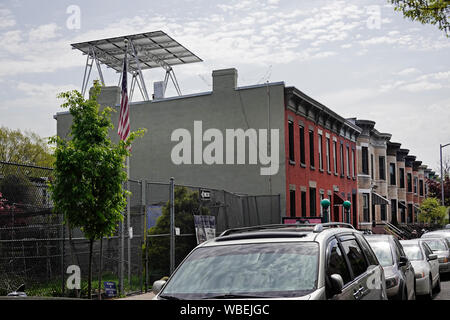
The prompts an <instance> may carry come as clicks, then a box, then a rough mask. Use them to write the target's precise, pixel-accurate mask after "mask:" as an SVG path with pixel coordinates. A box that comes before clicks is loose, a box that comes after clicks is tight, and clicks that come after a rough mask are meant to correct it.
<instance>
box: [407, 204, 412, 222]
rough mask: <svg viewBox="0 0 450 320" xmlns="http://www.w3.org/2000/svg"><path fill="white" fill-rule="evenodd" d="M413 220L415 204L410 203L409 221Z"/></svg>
mask: <svg viewBox="0 0 450 320" xmlns="http://www.w3.org/2000/svg"><path fill="white" fill-rule="evenodd" d="M412 222H413V205H412V204H411V203H408V223H412Z"/></svg>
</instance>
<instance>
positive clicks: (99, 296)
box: [98, 238, 103, 300]
mask: <svg viewBox="0 0 450 320" xmlns="http://www.w3.org/2000/svg"><path fill="white" fill-rule="evenodd" d="M99 265H100V267H99V271H98V300H102V273H103V238H101V239H100V263H99Z"/></svg>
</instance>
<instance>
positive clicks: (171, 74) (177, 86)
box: [169, 68, 181, 96]
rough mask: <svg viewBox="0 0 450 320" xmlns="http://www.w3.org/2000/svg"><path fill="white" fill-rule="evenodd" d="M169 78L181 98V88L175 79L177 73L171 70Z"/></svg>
mask: <svg viewBox="0 0 450 320" xmlns="http://www.w3.org/2000/svg"><path fill="white" fill-rule="evenodd" d="M169 76H170V78H171V79H172V82H173V85H174V86H175V89H176V90H177V93H178V95H179V96H181V89H180V86H179V85H178V81H177V78H176V77H175V72H173V69H172V68H170V71H169Z"/></svg>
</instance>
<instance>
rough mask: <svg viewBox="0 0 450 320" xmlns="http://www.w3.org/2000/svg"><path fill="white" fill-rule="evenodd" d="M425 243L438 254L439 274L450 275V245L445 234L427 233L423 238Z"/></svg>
mask: <svg viewBox="0 0 450 320" xmlns="http://www.w3.org/2000/svg"><path fill="white" fill-rule="evenodd" d="M420 239H421V240H422V241H425V242H426V243H427V244H428V246H429V247H430V248H431V250H433V253H436V254H437V256H438V260H439V272H440V273H441V274H443V273H449V272H450V244H449V239H448V238H447V237H445V236H444V235H443V234H440V233H435V232H429V233H425V234H424V235H423V236H422V237H421V238H420Z"/></svg>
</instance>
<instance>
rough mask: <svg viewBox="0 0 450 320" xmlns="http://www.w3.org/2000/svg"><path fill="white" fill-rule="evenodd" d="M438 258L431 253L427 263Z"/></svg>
mask: <svg viewBox="0 0 450 320" xmlns="http://www.w3.org/2000/svg"><path fill="white" fill-rule="evenodd" d="M437 258H438V256H437V254H435V253H433V254H430V255H429V256H428V261H431V260H436V259H437Z"/></svg>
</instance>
